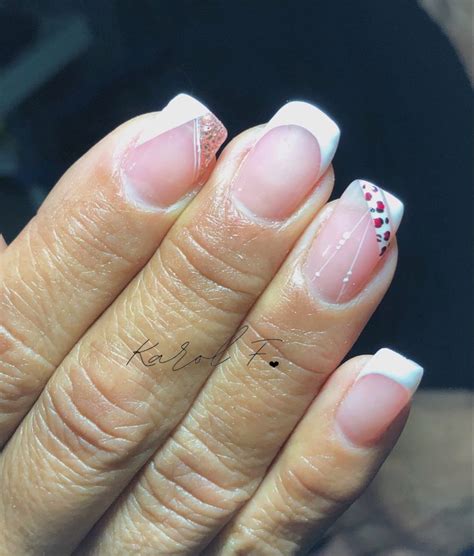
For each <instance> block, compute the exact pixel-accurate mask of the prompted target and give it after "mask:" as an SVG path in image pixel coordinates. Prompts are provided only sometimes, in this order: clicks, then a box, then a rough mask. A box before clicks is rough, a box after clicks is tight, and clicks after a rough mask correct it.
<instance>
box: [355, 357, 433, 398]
mask: <svg viewBox="0 0 474 556" xmlns="http://www.w3.org/2000/svg"><path fill="white" fill-rule="evenodd" d="M370 374H379V375H384V376H386V377H388V378H390V379H392V380H394V381H395V382H398V383H399V384H401V385H402V386H404V387H405V388H407V389H408V390H409V391H410V392H411V393H412V394H413V393H414V392H415V391H416V389H417V388H418V386H419V384H420V382H421V378H422V376H423V368H422V367H420V365H418V363H415V362H414V361H411V360H410V359H407V358H406V357H403V355H400V354H399V353H397V352H396V351H392V350H391V349H388V348H382V349H380V350H379V351H377V353H376V354H375V355H374V356H373V357H372V359H371V360H370V361H369V362H368V363H367V365H366V366H365V367H364V368H363V369H362V371H361V372H360V374H359V376H358V378H361V377H363V376H366V375H370Z"/></svg>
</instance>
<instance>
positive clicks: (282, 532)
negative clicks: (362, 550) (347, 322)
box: [205, 349, 423, 556]
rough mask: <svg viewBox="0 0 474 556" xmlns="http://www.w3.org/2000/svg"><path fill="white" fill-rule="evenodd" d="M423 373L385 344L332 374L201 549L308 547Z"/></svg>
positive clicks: (389, 431)
mask: <svg viewBox="0 0 474 556" xmlns="http://www.w3.org/2000/svg"><path fill="white" fill-rule="evenodd" d="M422 374H423V369H422V368H421V367H420V366H419V365H418V364H416V363H414V362H413V361H409V360H408V359H406V358H405V357H402V356H401V355H399V354H398V353H396V352H394V351H391V350H389V349H381V350H380V351H378V352H377V353H376V354H375V355H374V356H373V357H369V356H366V357H359V358H356V359H352V360H350V361H348V362H346V363H345V364H344V365H343V366H342V367H341V368H339V369H338V370H337V371H335V372H334V374H333V376H331V378H330V380H329V381H328V382H327V383H326V384H325V386H324V388H323V390H322V392H321V393H320V395H319V396H318V397H317V399H316V400H315V402H314V403H313V404H312V406H311V407H310V408H309V410H308V411H307V413H306V414H305V416H304V418H303V419H302V421H301V422H300V423H299V424H298V426H297V428H296V430H295V431H294V432H293V433H292V435H291V436H290V438H289V440H288V442H287V444H286V445H285V447H284V449H283V451H282V452H281V453H280V454H279V456H278V458H277V460H276V461H275V463H274V464H273V466H272V468H271V470H270V471H269V473H268V474H267V475H266V477H265V479H264V481H263V482H262V484H261V485H260V486H259V488H258V490H257V492H256V493H255V495H254V496H253V497H252V499H251V500H250V501H249V503H248V504H247V505H246V506H245V507H244V508H243V509H242V511H240V512H239V513H238V514H237V516H236V517H235V518H234V519H233V520H232V521H231V522H230V523H229V524H228V525H227V526H226V528H225V529H224V530H223V531H222V533H221V534H220V535H219V537H218V539H216V541H215V542H213V544H212V546H211V547H209V549H208V550H206V552H205V554H207V555H209V556H210V555H211V554H216V555H217V554H219V555H222V556H225V555H227V554H229V555H230V554H236V553H239V554H240V553H242V554H269V555H270V554H299V553H300V552H301V551H303V550H305V549H306V550H308V549H309V548H310V547H311V546H312V544H314V543H316V542H317V541H318V540H319V539H320V538H321V536H322V535H323V534H324V532H325V531H326V530H327V528H328V527H330V526H331V525H332V524H333V523H334V521H335V520H336V519H337V518H338V517H339V515H340V514H341V513H342V512H344V511H345V510H346V509H347V508H348V507H349V506H350V505H351V504H352V503H353V502H354V501H355V500H356V499H357V498H358V496H359V495H360V494H361V493H362V492H363V491H364V489H365V488H366V487H367V486H368V484H369V482H370V481H371V480H372V479H373V477H374V475H375V474H376V473H377V471H378V469H379V467H380V465H381V464H382V462H383V461H384V459H385V458H386V457H387V455H388V454H389V452H390V451H391V449H392V448H393V446H394V444H395V442H396V440H397V438H398V436H399V434H400V432H401V430H402V428H403V426H404V423H405V421H406V418H407V416H408V410H409V405H410V399H411V397H412V395H413V394H414V392H415V390H416V388H417V387H418V384H419V382H420V380H421V376H422Z"/></svg>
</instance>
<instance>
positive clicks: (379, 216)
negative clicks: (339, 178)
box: [305, 180, 403, 303]
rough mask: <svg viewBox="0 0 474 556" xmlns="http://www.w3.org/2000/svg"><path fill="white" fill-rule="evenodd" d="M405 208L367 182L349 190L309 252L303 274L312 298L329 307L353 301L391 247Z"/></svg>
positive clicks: (353, 184)
mask: <svg viewBox="0 0 474 556" xmlns="http://www.w3.org/2000/svg"><path fill="white" fill-rule="evenodd" d="M402 216H403V203H402V202H401V201H399V200H398V199H397V198H396V197H394V196H393V195H391V194H390V193H388V192H386V191H384V190H382V189H381V188H380V187H378V186H376V185H374V184H373V183H370V182H368V181H365V180H356V181H354V182H352V183H351V185H349V187H348V188H347V189H346V191H345V192H344V194H343V195H342V197H341V198H340V199H339V201H338V202H337V205H336V207H335V209H334V212H333V213H332V214H331V216H330V217H329V218H328V220H327V222H325V223H324V224H323V226H322V228H321V230H320V232H319V234H318V235H317V237H316V238H315V240H314V242H313V245H312V246H311V247H310V249H309V252H308V257H307V261H306V265H305V273H306V275H307V277H308V280H309V282H310V285H311V288H312V290H314V291H315V293H316V295H317V296H319V297H321V298H322V299H324V300H325V301H328V302H330V303H344V302H346V301H349V300H350V299H352V298H353V297H354V296H355V295H356V294H357V293H358V292H359V291H360V290H361V289H362V288H363V287H364V286H365V285H366V284H367V283H368V281H369V280H370V277H371V275H372V273H373V271H374V269H375V266H376V265H377V264H378V262H379V260H380V258H381V257H382V256H383V255H384V253H385V252H386V250H387V249H388V247H389V245H390V241H391V240H392V238H393V236H394V234H395V233H396V231H397V229H398V227H399V225H400V222H401V220H402Z"/></svg>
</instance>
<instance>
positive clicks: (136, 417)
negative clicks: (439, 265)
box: [0, 115, 401, 555]
mask: <svg viewBox="0 0 474 556" xmlns="http://www.w3.org/2000/svg"><path fill="white" fill-rule="evenodd" d="M150 117H151V116H149V115H148V116H147V115H145V116H142V117H140V118H137V119H135V120H132V121H131V122H129V123H127V124H125V125H124V126H121V127H120V128H118V129H117V130H115V131H114V132H112V133H111V134H110V135H109V136H108V137H106V138H105V139H104V140H103V141H102V142H100V143H99V144H98V145H96V146H95V147H93V148H92V149H91V150H90V151H89V152H88V153H87V154H86V155H84V157H83V158H81V159H80V160H79V161H78V162H77V163H76V164H75V165H74V166H73V167H72V168H71V169H70V170H69V171H68V172H67V173H66V174H65V175H64V177H63V178H62V179H61V180H60V182H59V183H58V185H57V186H56V187H55V188H54V190H53V191H52V193H51V195H50V196H49V197H48V199H47V200H46V202H45V203H44V205H43V207H42V208H41V209H40V211H39V213H38V215H37V216H36V217H35V219H33V221H32V222H30V223H29V224H28V225H27V227H26V228H25V230H24V231H23V232H22V234H21V235H20V236H19V237H18V238H16V239H15V240H14V242H13V243H12V244H11V245H9V246H8V248H6V249H4V250H3V251H2V248H1V246H0V308H1V312H0V315H1V316H0V357H1V359H0V363H1V375H0V439H1V442H2V444H4V448H3V451H2V453H1V454H0V483H1V489H0V546H1V547H4V548H2V549H0V550H3V552H0V553H1V554H20V555H22V554H40V553H46V554H68V553H71V552H73V551H74V550H75V551H76V553H77V554H114V553H120V554H133V553H137V552H138V553H140V554H197V553H199V552H200V551H204V553H206V551H208V553H209V554H240V553H245V554H267V553H268V554H293V553H295V552H296V551H297V550H299V549H304V548H305V547H307V543H308V542H309V538H310V537H311V539H312V542H314V540H315V539H316V538H317V537H318V536H319V535H321V534H322V533H323V532H324V530H325V529H326V528H327V527H328V526H329V525H330V524H331V523H332V521H333V520H334V519H335V517H336V516H337V515H338V514H339V513H340V512H341V511H342V510H343V509H344V508H345V507H346V506H347V505H348V504H350V503H351V502H352V501H353V500H354V499H355V498H356V497H357V496H358V494H359V493H360V492H361V490H362V489H363V488H364V487H365V485H366V484H367V482H368V481H369V480H370V478H371V477H372V476H373V474H374V473H375V472H376V470H377V467H378V465H379V464H380V462H381V461H382V459H383V458H384V457H385V456H386V454H387V453H388V451H389V450H390V448H391V446H393V443H394V442H395V436H396V435H395V436H394V435H392V434H391V433H387V434H384V435H383V437H382V438H381V439H380V441H378V442H377V443H376V444H375V445H373V446H370V448H367V447H365V448H359V447H355V446H352V445H350V444H349V443H348V442H347V440H346V439H345V438H343V436H341V435H340V434H338V433H336V432H335V431H336V428H335V425H334V422H333V421H334V419H333V417H332V416H333V415H334V412H335V410H336V408H337V405H338V404H339V402H340V400H341V399H342V396H343V394H344V392H345V390H346V389H347V387H348V384H349V383H350V382H351V381H353V379H354V376H355V373H356V371H357V369H358V368H360V365H361V360H355V361H354V360H352V361H350V362H348V363H347V364H346V365H345V366H344V367H342V368H341V369H339V370H338V371H336V372H334V371H335V369H336V368H337V367H338V365H339V364H340V362H341V361H342V359H343V358H344V357H345V355H346V354H347V352H348V350H349V349H350V347H351V346H352V344H353V343H354V342H355V340H356V339H357V337H358V335H359V334H360V333H361V331H362V329H363V327H364V326H365V323H366V322H367V320H368V319H369V318H370V316H371V314H372V312H373V311H374V310H375V308H376V307H377V305H378V304H379V303H380V301H381V299H382V297H383V295H384V293H385V291H386V290H387V288H388V286H389V284H390V281H391V279H392V276H393V273H394V270H395V266H396V259H397V245H396V242H395V241H394V242H393V243H392V245H391V246H390V248H389V250H388V251H387V253H386V255H385V256H384V258H383V260H381V262H380V264H379V265H378V266H377V267H376V268H375V270H374V272H373V273H372V274H371V276H370V277H368V283H367V284H366V287H365V288H364V289H362V291H361V292H360V293H358V294H357V295H356V296H355V297H354V299H352V300H350V302H347V303H343V304H330V303H327V302H326V301H324V300H322V299H320V298H319V297H318V295H317V294H316V293H315V291H314V289H312V288H310V287H309V285H308V281H307V280H306V279H305V277H304V272H303V270H302V269H303V267H304V264H305V261H306V257H307V253H308V251H309V249H310V247H311V245H312V242H313V240H314V238H315V237H316V236H317V234H318V233H319V231H320V229H321V226H323V225H324V222H325V221H326V220H327V218H328V216H329V215H330V214H331V212H332V210H333V206H332V205H331V204H329V205H326V203H327V200H328V198H329V196H330V194H331V190H332V186H333V181H334V176H333V170H332V168H329V170H328V171H327V172H326V173H325V174H324V175H323V176H322V177H321V178H320V179H319V181H318V182H317V183H315V184H314V187H313V188H312V191H310V192H309V193H308V194H307V195H306V197H305V198H302V199H301V200H300V202H299V204H298V206H297V207H296V208H295V210H294V211H293V212H292V214H291V215H290V216H289V218H286V219H281V218H280V216H281V214H280V213H278V217H279V218H278V219H277V220H269V219H261V218H258V217H255V216H254V215H253V214H251V213H250V212H248V211H246V210H242V207H240V206H238V205H237V204H235V203H234V202H233V200H232V193H231V190H232V184H233V180H234V179H235V176H236V175H238V172H239V168H240V166H241V164H242V161H243V160H244V159H245V157H246V156H247V154H248V153H249V151H250V150H251V149H252V146H253V145H254V144H255V142H256V140H257V138H258V137H259V136H260V134H261V129H260V128H255V129H251V130H248V131H247V132H245V133H243V134H242V135H240V136H239V137H238V138H236V139H234V140H233V141H232V142H231V143H230V144H229V145H228V146H227V147H226V149H225V150H224V152H223V154H222V155H221V156H220V158H219V160H218V162H217V165H216V166H215V168H214V162H212V164H211V166H210V167H209V169H208V174H209V179H208V180H207V183H206V184H205V185H204V187H203V188H202V189H201V191H200V192H199V193H198V194H197V195H196V196H194V197H192V196H191V197H185V198H184V200H183V201H182V202H179V203H178V204H176V205H173V206H172V207H171V208H170V209H168V210H166V211H163V210H149V209H148V208H144V207H142V206H140V205H137V204H134V203H131V202H130V200H129V199H128V198H127V197H126V196H125V195H124V194H123V183H122V182H121V178H120V173H119V172H117V163H120V157H121V155H122V154H123V153H124V152H125V151H126V148H127V145H129V144H130V142H133V140H134V139H133V138H134V137H136V136H137V134H138V133H139V132H140V131H141V130H142V129H143V126H146V125H148V120H147V118H150ZM147 157H148V155H147ZM117 161H118V162H117ZM290 162H291V163H295V161H294V160H292V161H290ZM296 162H297V161H296ZM291 185H292V184H291V183H288V184H287V186H288V187H290V188H291ZM300 197H301V195H300ZM241 326H245V327H247V328H245V329H244V330H245V334H243V335H241V336H240V337H239V339H238V341H236V342H234V343H231V344H229V345H226V342H227V341H228V340H230V338H231V337H232V336H233V334H235V332H236V331H237V330H239V327H241ZM241 330H242V329H241ZM261 338H270V339H271V340H269V341H268V342H267V344H266V345H265V346H264V347H265V349H264V352H265V353H262V354H259V355H258V356H255V358H254V359H252V361H251V362H250V363H249V354H252V353H253V352H255V351H256V348H255V345H256V344H255V341H258V340H260V339H261ZM147 339H149V340H150V343H151V344H156V342H159V345H158V346H157V347H156V348H155V351H152V352H151V354H156V353H162V354H164V355H163V357H162V359H167V358H170V357H171V356H172V355H173V354H176V353H177V351H179V349H180V346H182V345H183V344H185V343H186V342H189V344H188V345H187V359H186V361H190V360H193V359H194V358H196V357H198V356H199V355H205V356H206V357H207V358H205V357H204V358H202V357H201V358H198V360H197V361H196V362H193V363H192V365H190V366H188V367H186V368H184V369H181V370H176V368H173V364H174V363H175V362H176V359H172V360H171V361H170V362H168V363H163V362H159V364H156V365H153V366H147V365H146V364H144V361H143V360H142V359H141V358H140V357H137V356H135V357H133V358H132V355H133V352H134V350H137V349H138V348H139V347H140V346H141V345H142V344H143V343H144V341H145V340H147ZM280 339H281V340H283V341H281V342H280V341H279V340H280ZM257 345H260V344H257ZM222 346H224V348H222ZM257 349H258V348H257ZM213 354H218V356H219V357H217V356H216V358H214V359H215V361H214V360H213V358H212V355H213ZM130 359H131V360H130ZM219 359H222V360H223V362H222V363H221V364H220V365H219V366H216V363H217V361H218V360H219ZM270 359H272V360H278V365H276V366H271V365H269V360H270ZM129 360H130V362H129V363H128V364H127V361H129ZM147 360H148V359H147ZM331 374H332V378H331V380H330V381H329V382H327V379H328V377H330V376H331ZM338 377H339V378H338ZM206 381H207V382H206ZM308 408H310V409H308ZM22 419H23V420H22ZM298 423H299V425H298ZM256 424H258V426H256ZM295 427H297V428H296V429H295ZM400 429H401V427H400V426H399V427H398V429H397V430H398V431H399V430H400ZM310 436H312V438H311V440H309V437H310ZM285 442H286V443H287V445H286V446H287V447H286V448H285V450H284V451H283V452H280V454H279V455H278V458H277V460H276V461H274V460H275V456H276V455H277V454H278V452H279V451H280V449H281V448H282V446H283V445H284V444H285ZM292 446H294V447H295V448H294V449H293V447H292ZM316 447H317V453H316V452H315V450H316ZM315 458H322V459H321V461H326V460H324V458H328V460H327V461H332V463H333V465H331V466H326V467H324V468H321V469H320V473H319V472H316V471H317V468H316V467H315V466H314V465H312V464H311V465H310V463H308V467H305V465H306V463H304V462H310V461H311V459H315ZM273 461H274V464H273V467H272V468H271V471H269V469H270V466H271V464H272V462H273ZM275 469H276V471H275ZM318 469H319V468H318ZM294 474H296V475H297V477H299V479H298V480H297V481H295V482H294V484H293V481H292V480H291V481H290V480H289V477H293V476H294ZM262 481H263V482H262ZM290 483H291V484H290ZM300 483H301V485H300ZM282 485H283V486H282ZM298 485H300V486H298ZM282 488H284V490H281V489H282ZM285 493H286V494H288V497H286V494H285ZM249 501H250V502H249ZM248 502H249V503H248ZM246 503H247V505H245V509H243V510H242V508H243V507H244V504H246ZM267 505H269V506H268V507H267ZM262 516H266V517H265V519H263V517H262ZM303 517H304V519H303ZM306 517H307V519H306ZM261 520H263V521H264V523H263V529H262V533H261V534H260V533H259V534H257V533H256V532H255V531H254V529H255V527H256V524H257V523H260V521H261ZM224 527H225V529H223V528H224ZM221 530H223V532H222V533H221V534H220V535H219V536H218V537H217V535H218V534H219V532H220V531H221ZM289 530H291V531H293V533H292V535H291V536H290V537H288V534H287V533H288V531H289ZM213 539H214V540H213ZM211 542H212V544H210V543H211ZM206 547H208V548H206ZM271 547H274V548H271ZM241 550H243V551H244V552H241Z"/></svg>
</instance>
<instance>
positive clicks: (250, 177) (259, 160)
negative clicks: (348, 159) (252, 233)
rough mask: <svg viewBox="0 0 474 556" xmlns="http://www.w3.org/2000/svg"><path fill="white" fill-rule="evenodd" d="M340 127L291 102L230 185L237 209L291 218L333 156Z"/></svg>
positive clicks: (302, 104)
mask: <svg viewBox="0 0 474 556" xmlns="http://www.w3.org/2000/svg"><path fill="white" fill-rule="evenodd" d="M339 135H340V132H339V128H338V127H337V125H336V124H335V123H334V122H333V121H332V120H331V119H330V118H329V117H328V116H327V115H326V114H325V113H324V112H322V111H321V110H319V108H316V107H315V106H312V105H311V104H308V103H306V102H290V103H288V104H286V105H285V106H283V108H281V109H280V110H279V111H278V112H277V113H276V114H275V115H274V116H273V118H272V119H271V120H270V121H269V122H268V124H267V125H266V127H265V129H264V131H263V135H262V136H261V137H260V138H259V139H258V141H257V143H256V144H255V145H254V147H253V148H252V150H251V151H250V152H249V154H248V155H247V157H246V158H245V160H244V161H243V163H242V165H241V167H240V169H239V172H238V174H237V176H236V178H235V180H234V183H233V184H232V194H233V197H234V199H235V200H236V201H237V203H239V204H240V205H243V207H244V208H246V209H247V210H248V211H250V212H251V213H253V214H254V215H256V216H258V217H262V218H268V219H275V220H280V219H284V218H287V217H288V216H290V215H291V214H292V213H293V211H294V210H295V209H296V208H297V207H298V206H299V205H300V204H301V203H302V202H303V201H304V199H305V197H307V195H308V194H309V193H310V192H311V191H312V190H313V189H314V186H315V185H316V182H317V181H318V179H319V178H320V177H321V176H322V175H323V174H324V172H325V171H326V170H327V168H328V166H329V164H330V163H331V160H332V158H333V156H334V153H335V152H336V148H337V144H338V141H339Z"/></svg>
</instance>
